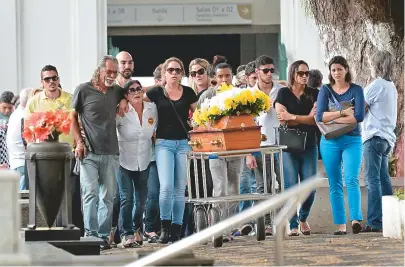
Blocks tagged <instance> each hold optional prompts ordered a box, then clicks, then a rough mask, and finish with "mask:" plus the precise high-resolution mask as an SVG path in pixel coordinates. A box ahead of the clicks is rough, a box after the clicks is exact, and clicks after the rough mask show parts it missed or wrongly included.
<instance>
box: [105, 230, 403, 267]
mask: <svg viewBox="0 0 405 267" xmlns="http://www.w3.org/2000/svg"><path fill="white" fill-rule="evenodd" d="M160 247H162V245H157V244H153V245H149V244H147V243H146V244H145V245H144V246H143V248H141V249H119V248H116V249H113V250H109V251H104V252H102V254H132V253H134V252H137V251H140V250H143V251H153V250H156V249H158V248H160ZM193 250H194V253H195V255H196V256H200V257H211V258H214V259H215V265H217V266H224V265H240V266H263V265H267V266H269V265H274V260H275V257H274V256H275V255H274V253H275V252H274V251H275V249H274V239H273V238H272V237H270V238H268V239H267V240H266V241H263V242H258V241H256V239H255V238H254V237H238V238H236V239H235V240H234V241H233V242H231V243H225V244H224V246H223V247H222V248H214V247H212V245H211V243H209V244H208V245H201V246H197V247H195V248H194V249H193ZM285 258H286V265H301V266H303V265H304V266H305V265H312V266H320V265H322V266H326V265H368V266H370V265H372V266H404V241H403V240H395V239H388V238H384V237H382V235H381V234H374V233H373V234H359V235H352V234H348V235H347V236H343V237H337V236H333V235H324V234H322V235H320V234H319V235H317V234H314V235H311V236H309V237H307V236H299V237H288V238H287V239H286V241H285Z"/></svg>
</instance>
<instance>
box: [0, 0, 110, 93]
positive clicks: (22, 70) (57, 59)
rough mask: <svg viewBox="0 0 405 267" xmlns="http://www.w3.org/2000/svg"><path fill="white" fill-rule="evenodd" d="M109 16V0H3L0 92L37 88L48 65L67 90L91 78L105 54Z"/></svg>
mask: <svg viewBox="0 0 405 267" xmlns="http://www.w3.org/2000/svg"><path fill="white" fill-rule="evenodd" d="M106 16H107V1H106V0H86V1H80V0H69V1H53V0H35V1H26V0H2V7H1V8H0V24H1V25H7V26H5V27H1V29H0V36H2V45H1V48H0V59H1V61H2V62H1V64H0V73H1V75H2V77H4V78H3V82H2V85H1V87H2V88H0V91H3V90H5V89H7V90H11V91H13V92H18V91H20V90H21V89H22V88H24V87H38V86H39V82H40V71H41V69H42V67H43V66H45V65H47V64H51V65H54V66H55V67H56V68H57V69H58V71H59V76H60V78H61V85H62V86H63V88H64V89H65V90H66V91H69V92H73V90H74V89H75V87H76V86H77V85H78V84H79V83H82V82H85V81H88V80H90V78H91V75H92V73H93V70H94V69H95V67H96V65H97V63H98V60H99V59H100V58H101V57H102V56H103V55H105V54H106V53H107V19H106Z"/></svg>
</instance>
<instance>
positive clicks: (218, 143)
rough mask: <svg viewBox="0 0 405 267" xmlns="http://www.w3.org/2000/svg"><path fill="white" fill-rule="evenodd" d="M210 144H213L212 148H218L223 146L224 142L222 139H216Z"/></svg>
mask: <svg viewBox="0 0 405 267" xmlns="http://www.w3.org/2000/svg"><path fill="white" fill-rule="evenodd" d="M210 143H211V145H212V146H218V147H220V146H222V140H221V139H214V140H212V141H211V142H210Z"/></svg>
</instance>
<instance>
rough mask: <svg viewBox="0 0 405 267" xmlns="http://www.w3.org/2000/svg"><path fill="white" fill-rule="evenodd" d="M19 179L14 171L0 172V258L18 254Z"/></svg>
mask: <svg viewBox="0 0 405 267" xmlns="http://www.w3.org/2000/svg"><path fill="white" fill-rule="evenodd" d="M19 179H20V177H19V175H18V174H17V173H16V172H14V171H4V170H0V201H1V208H0V229H2V238H0V258H1V255H7V254H17V253H19V252H20V233H19V231H20V213H21V207H20V202H19V198H20V197H19V193H18V191H19V186H18V184H19Z"/></svg>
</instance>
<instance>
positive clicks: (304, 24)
mask: <svg viewBox="0 0 405 267" xmlns="http://www.w3.org/2000/svg"><path fill="white" fill-rule="evenodd" d="M280 24H281V25H280V26H281V42H282V43H284V44H285V46H286V51H287V57H288V65H291V63H293V62H294V61H296V60H300V59H302V60H305V61H306V62H307V63H308V65H309V68H310V69H319V70H320V71H321V72H322V74H323V76H324V81H327V76H328V73H329V72H328V69H327V67H326V66H325V63H324V54H323V51H322V47H321V43H320V39H319V36H318V32H317V28H316V26H315V22H314V20H313V19H312V18H310V17H308V16H307V15H306V13H305V11H304V10H303V8H302V4H301V0H287V1H281V3H280Z"/></svg>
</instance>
